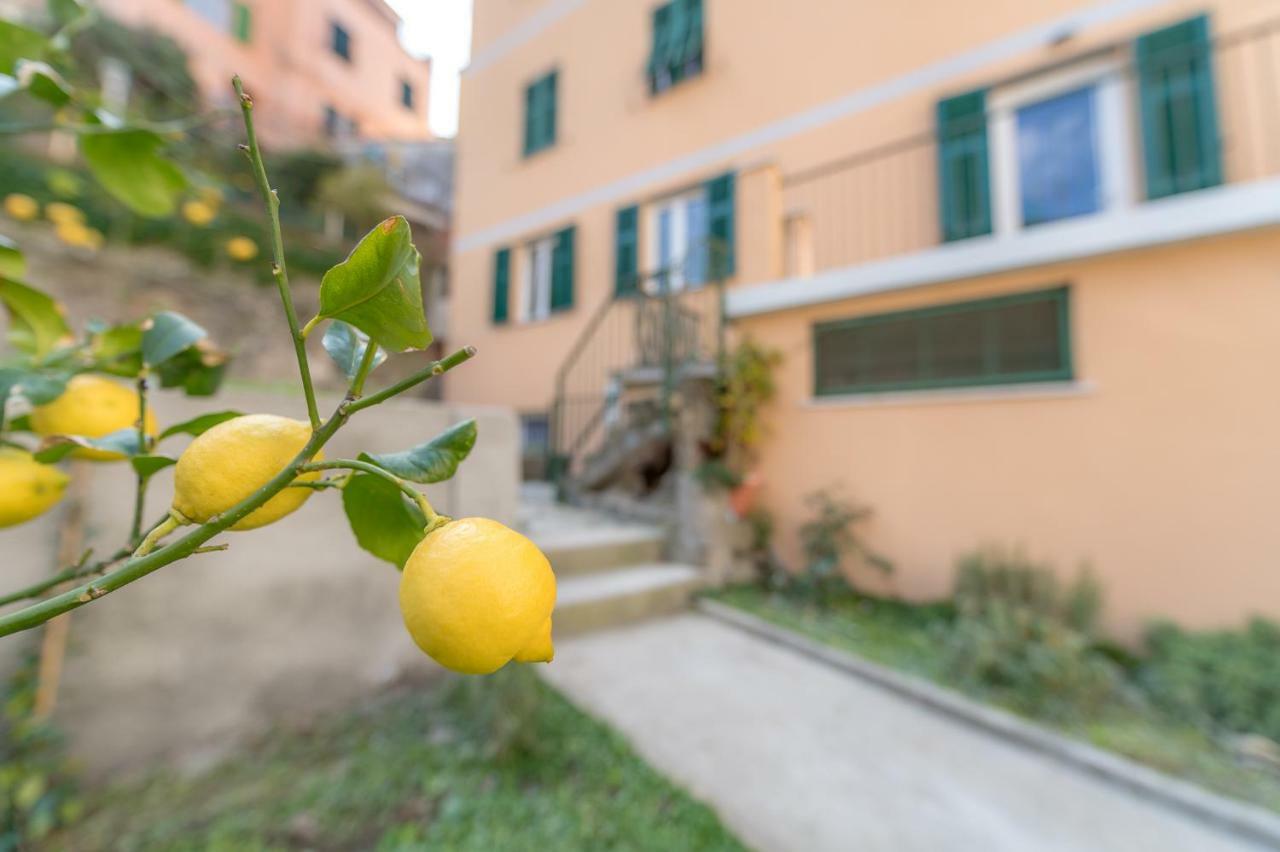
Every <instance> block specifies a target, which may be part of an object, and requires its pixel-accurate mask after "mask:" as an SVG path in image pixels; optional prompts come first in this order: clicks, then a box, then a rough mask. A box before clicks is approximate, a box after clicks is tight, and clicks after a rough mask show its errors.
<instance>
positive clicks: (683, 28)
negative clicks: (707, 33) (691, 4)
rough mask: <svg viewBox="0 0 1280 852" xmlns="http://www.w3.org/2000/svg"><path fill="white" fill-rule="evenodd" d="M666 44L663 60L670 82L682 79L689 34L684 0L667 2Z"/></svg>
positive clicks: (687, 15)
mask: <svg viewBox="0 0 1280 852" xmlns="http://www.w3.org/2000/svg"><path fill="white" fill-rule="evenodd" d="M667 6H668V8H670V10H671V11H669V12H668V13H667V44H666V51H665V55H664V56H663V60H664V62H665V65H666V69H667V73H668V74H669V75H670V76H671V82H672V83H678V82H680V80H682V79H684V46H685V42H686V41H687V40H688V36H689V14H688V12H689V10H688V9H687V8H686V7H685V3H684V0H671V2H670V3H668V4H667Z"/></svg>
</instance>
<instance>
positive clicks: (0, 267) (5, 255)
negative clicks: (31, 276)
mask: <svg viewBox="0 0 1280 852" xmlns="http://www.w3.org/2000/svg"><path fill="white" fill-rule="evenodd" d="M26 274H27V259H26V258H25V257H23V256H22V250H21V249H19V248H18V244H17V243H15V242H14V241H13V240H11V239H9V238H8V237H6V236H5V235H4V234H0V276H5V277H9V278H21V277H22V276H23V275H26Z"/></svg>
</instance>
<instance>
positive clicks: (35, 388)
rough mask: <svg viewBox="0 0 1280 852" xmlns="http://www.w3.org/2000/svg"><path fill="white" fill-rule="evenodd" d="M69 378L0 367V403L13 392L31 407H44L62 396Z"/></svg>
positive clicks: (62, 375)
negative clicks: (19, 395)
mask: <svg viewBox="0 0 1280 852" xmlns="http://www.w3.org/2000/svg"><path fill="white" fill-rule="evenodd" d="M70 379H71V376H70V375H69V374H67V373H50V372H36V371H35V370H25V369H22V368H20V367H0V402H3V401H4V400H7V399H8V398H9V395H10V394H11V393H14V392H15V391H16V392H17V393H19V394H21V395H22V397H23V398H24V399H26V400H27V402H30V403H31V404H32V405H44V404H45V403H47V402H53V401H54V400H55V399H57V398H58V397H60V396H62V392H63V391H65V390H66V389H67V382H68V381H70Z"/></svg>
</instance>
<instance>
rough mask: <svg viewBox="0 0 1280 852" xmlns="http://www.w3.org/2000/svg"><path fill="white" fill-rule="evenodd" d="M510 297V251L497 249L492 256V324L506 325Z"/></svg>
mask: <svg viewBox="0 0 1280 852" xmlns="http://www.w3.org/2000/svg"><path fill="white" fill-rule="evenodd" d="M510 295H511V249H506V248H504V249H498V250H497V251H496V252H494V255H493V324H494V325H503V324H504V323H506V321H507V318H508V315H509V309H508V303H509V302H510Z"/></svg>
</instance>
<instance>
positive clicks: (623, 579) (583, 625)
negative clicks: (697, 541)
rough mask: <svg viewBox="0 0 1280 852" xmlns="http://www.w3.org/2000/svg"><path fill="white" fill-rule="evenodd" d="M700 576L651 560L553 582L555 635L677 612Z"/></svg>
mask: <svg viewBox="0 0 1280 852" xmlns="http://www.w3.org/2000/svg"><path fill="white" fill-rule="evenodd" d="M700 581H701V572H700V571H698V569H697V568H694V567H692V566H690V565H680V564H677V563H672V562H653V563H649V564H645V565H635V566H632V567H630V568H622V569H619V570H616V571H610V572H608V573H603V574H588V575H582V576H574V577H565V578H563V579H561V580H559V581H558V582H557V589H556V609H555V613H554V615H553V616H552V618H553V620H554V630H555V635H557V636H567V635H570V634H574V633H583V632H586V631H588V630H597V629H600V628H604V627H613V626H615V625H619V624H628V623H630V622H634V621H641V620H644V619H646V618H654V617H656V616H660V615H669V614H670V613H673V612H679V611H681V610H683V609H685V608H687V607H688V605H689V600H690V598H691V597H692V596H693V593H694V591H696V590H697V588H698V586H699V584H700Z"/></svg>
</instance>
